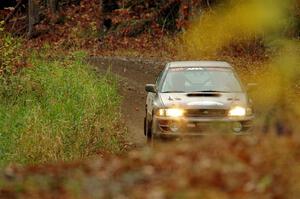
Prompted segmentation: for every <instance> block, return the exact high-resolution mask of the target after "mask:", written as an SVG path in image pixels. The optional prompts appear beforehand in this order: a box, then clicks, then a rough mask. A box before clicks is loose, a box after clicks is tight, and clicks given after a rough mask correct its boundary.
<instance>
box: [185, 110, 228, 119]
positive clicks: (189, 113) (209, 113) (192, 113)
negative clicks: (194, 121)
mask: <svg viewBox="0 0 300 199" xmlns="http://www.w3.org/2000/svg"><path fill="white" fill-rule="evenodd" d="M227 112H228V111H227V110H225V109H187V110H186V112H185V116H186V117H225V116H227Z"/></svg>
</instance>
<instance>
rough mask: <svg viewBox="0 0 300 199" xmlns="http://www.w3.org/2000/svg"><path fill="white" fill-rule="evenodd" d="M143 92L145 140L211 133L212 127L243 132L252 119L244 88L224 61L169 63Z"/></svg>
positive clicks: (252, 115)
mask: <svg viewBox="0 0 300 199" xmlns="http://www.w3.org/2000/svg"><path fill="white" fill-rule="evenodd" d="M145 90H146V91H147V93H148V94H147V101H146V107H145V108H146V116H145V118H144V134H145V136H147V139H148V140H152V139H153V138H157V137H178V136H198V135H203V134H205V133H210V132H211V128H219V129H220V128H222V131H223V132H229V131H230V132H234V133H242V132H245V131H246V130H248V129H249V128H250V127H251V125H252V120H253V119H254V113H253V108H252V103H251V100H250V99H249V97H248V95H247V92H246V90H247V89H245V88H244V86H243V85H242V83H241V81H240V79H239V78H238V76H237V73H236V72H235V70H234V69H233V67H232V66H231V65H230V64H229V63H227V62H220V61H178V62H171V63H168V64H166V66H165V68H164V70H163V71H162V72H161V73H160V74H159V76H158V78H157V81H156V83H155V84H147V85H146V87H145ZM225 127H226V128H225ZM228 129H229V130H228ZM227 130H228V131H227Z"/></svg>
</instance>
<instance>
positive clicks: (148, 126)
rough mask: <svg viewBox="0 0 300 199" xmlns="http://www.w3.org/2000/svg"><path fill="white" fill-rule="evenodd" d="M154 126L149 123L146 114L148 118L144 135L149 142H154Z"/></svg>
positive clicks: (145, 120)
mask: <svg viewBox="0 0 300 199" xmlns="http://www.w3.org/2000/svg"><path fill="white" fill-rule="evenodd" d="M151 126H152V124H151V122H149V119H148V116H147V114H146V117H145V118H144V134H145V136H146V137H147V142H152V139H153V137H152V128H151Z"/></svg>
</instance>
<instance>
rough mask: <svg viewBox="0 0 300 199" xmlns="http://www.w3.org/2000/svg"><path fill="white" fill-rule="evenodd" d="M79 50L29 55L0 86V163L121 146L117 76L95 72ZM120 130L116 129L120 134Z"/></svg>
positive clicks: (68, 156) (50, 158)
mask: <svg viewBox="0 0 300 199" xmlns="http://www.w3.org/2000/svg"><path fill="white" fill-rule="evenodd" d="M84 56H85V55H84V53H81V52H77V53H74V54H73V55H71V56H69V57H67V58H65V59H64V60H59V61H58V60H52V61H47V59H44V58H41V57H38V56H36V55H33V56H32V57H31V58H30V62H31V63H32V65H33V66H32V67H27V68H25V69H23V70H22V71H21V72H19V73H18V74H15V75H13V76H14V78H11V80H10V83H9V84H8V85H3V84H1V85H0V94H1V95H0V154H1V155H0V164H1V165H6V164H8V163H21V164H27V163H30V164H32V163H43V162H49V161H61V160H63V161H64V160H73V159H81V158H84V157H87V156H89V155H92V154H95V153H97V152H99V151H102V150H105V151H109V152H118V151H120V150H121V136H120V132H121V131H122V129H120V127H119V126H118V125H117V124H118V123H119V119H120V117H119V103H120V97H119V95H118V94H117V89H116V80H115V79H114V78H112V77H111V76H110V75H109V74H107V75H104V76H101V77H97V76H96V75H95V74H93V73H92V72H91V71H90V70H89V69H88V66H87V65H86V64H85V63H84V62H83V59H84ZM118 132H119V133H118Z"/></svg>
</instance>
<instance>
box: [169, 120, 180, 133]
mask: <svg viewBox="0 0 300 199" xmlns="http://www.w3.org/2000/svg"><path fill="white" fill-rule="evenodd" d="M179 128H180V127H179V125H178V124H177V123H175V122H173V123H171V124H170V130H171V131H172V132H177V131H178V130H179Z"/></svg>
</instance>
